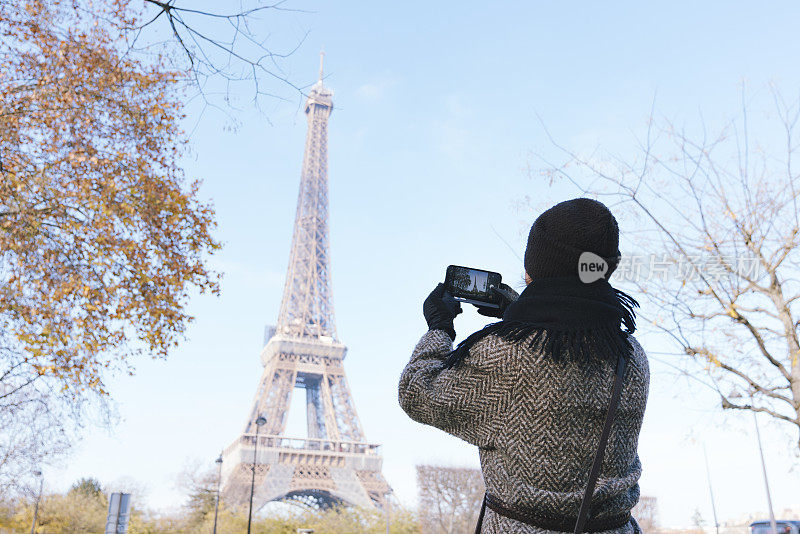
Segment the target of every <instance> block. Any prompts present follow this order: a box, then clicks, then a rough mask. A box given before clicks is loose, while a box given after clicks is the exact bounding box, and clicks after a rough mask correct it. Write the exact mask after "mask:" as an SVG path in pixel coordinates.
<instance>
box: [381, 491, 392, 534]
mask: <svg viewBox="0 0 800 534" xmlns="http://www.w3.org/2000/svg"><path fill="white" fill-rule="evenodd" d="M391 494H392V490H391V489H390V490H389V491H387V492H386V497H384V501H383V506H384V508H386V534H389V496H390V495H391Z"/></svg>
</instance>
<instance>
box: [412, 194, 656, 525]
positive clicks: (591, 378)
mask: <svg viewBox="0 0 800 534" xmlns="http://www.w3.org/2000/svg"><path fill="white" fill-rule="evenodd" d="M586 252H591V253H593V254H594V255H596V256H599V257H600V258H602V260H603V261H604V262H605V264H606V265H607V266H608V268H607V269H606V271H605V275H604V276H603V277H602V278H600V279H599V280H596V281H593V282H589V283H584V282H582V281H581V279H580V276H579V263H580V262H581V261H582V258H581V255H582V254H584V253H586ZM596 256H594V257H595V258H596ZM619 257H620V253H619V227H618V225H617V221H616V219H615V218H614V216H613V215H612V214H611V212H610V211H609V210H608V208H606V206H605V205H603V204H602V203H600V202H597V201H595V200H590V199H586V198H578V199H573V200H569V201H566V202H562V203H560V204H557V205H556V206H554V207H552V208H550V209H549V210H547V211H545V212H544V213H542V214H541V215H540V216H539V217H538V218H537V219H536V221H535V222H534V224H533V226H532V227H531V231H530V234H529V236H528V244H527V248H526V250H525V259H524V264H525V265H524V266H525V280H526V283H527V287H526V288H525V290H524V291H523V292H522V294H521V295H519V297H518V298H517V295H516V294H515V293H514V291H513V290H511V288H509V287H508V286H503V287H501V289H500V290H499V291H498V293H499V295H500V297H501V298H502V299H503V300H504V305H503V306H502V307H501V310H500V312H499V313H498V314H497V316H502V319H503V320H502V321H500V322H498V323H494V324H490V325H489V326H487V327H486V328H484V329H483V330H480V331H478V332H476V333H474V334H472V335H471V336H469V337H468V338H467V339H465V340H464V341H463V342H462V343H461V344H460V345H459V346H458V348H456V350H453V340H454V339H455V329H454V326H453V319H454V318H455V316H456V315H458V314H459V313H461V308H460V304H459V303H458V302H456V301H455V300H453V298H452V296H451V295H449V293H447V292H445V291H444V287H443V286H442V285H441V284H440V285H439V286H438V287H437V288H436V289H434V291H433V292H432V293H431V294H430V295H429V296H428V298H427V299H426V300H425V304H424V306H423V312H424V314H425V319H426V321H427V322H428V326H429V331H428V332H427V333H426V334H425V335H424V336H423V337H422V339H421V340H420V341H419V343H418V344H417V346H416V348H415V349H414V352H413V354H412V356H411V361H410V362H409V363H408V365H407V366H406V368H405V369H404V370H403V373H402V375H401V377H400V386H399V399H400V405H401V406H402V407H403V410H405V412H406V413H407V414H408V415H409V416H410V417H411V418H412V419H414V420H415V421H418V422H420V423H423V424H426V425H432V426H435V427H437V428H440V429H442V430H444V431H445V432H448V433H450V434H453V435H454V436H457V437H459V438H461V439H463V440H465V441H467V442H469V443H471V444H473V445H476V446H478V451H479V455H480V461H481V468H482V471H483V478H484V482H485V483H486V493H487V495H486V500H485V501H484V503H485V505H487V506H486V508H485V515H484V516H483V517H482V526H481V527H479V528H480V529H481V532H485V533H486V532H488V533H509V532H518V533H526V534H550V533H556V532H573V528H574V525H575V522H576V520H577V517H578V513H579V509H580V506H581V501H582V499H583V496H584V491H585V490H586V487H587V482H588V479H589V472H590V470H591V467H592V463H593V460H594V456H595V453H596V451H597V448H598V444H599V441H600V434H601V431H602V429H603V426H604V422H605V417H606V413H607V411H608V409H609V405H610V402H611V397H612V386H613V385H614V379H615V371H616V370H617V364H618V361H619V359H620V355H622V356H623V357H624V359H625V361H624V363H625V367H624V374H623V375H622V382H621V384H622V389H621V397H620V401H619V405H618V407H617V409H616V412H615V415H614V419H613V426H612V427H611V432H610V436H609V439H608V445H607V447H606V450H605V455H604V456H603V461H602V464H600V466H599V467H600V470H599V478H598V480H597V484H596V487H595V490H594V493H593V496H592V499H591V503H590V508H589V516H588V521H587V523H586V525H585V527H584V529H583V531H584V532H602V533H606V534H636V533H639V532H641V531H640V529H639V526H638V524H637V523H636V520H635V519H633V518H632V517H631V516H630V510H631V509H632V508H633V506H634V505H635V504H636V502H637V501H638V499H639V485H638V480H639V477H640V475H641V464H640V462H639V456H638V454H637V442H638V438H639V430H640V429H641V425H642V418H643V416H644V410H645V404H646V401H647V392H648V384H649V378H650V374H649V368H648V363H647V356H646V355H645V352H644V350H643V349H642V347H641V346H640V345H639V343H638V342H637V341H636V339H635V338H634V337H633V336H632V335H631V334H632V332H633V331H634V329H635V322H634V314H633V308H634V307H635V306H638V304H637V303H636V301H635V300H633V299H632V298H631V297H629V296H628V295H626V294H625V293H622V292H621V291H618V290H616V289H614V288H613V287H611V285H610V284H609V283H608V278H609V277H610V275H611V273H612V272H613V271H614V269H615V268H616V266H617V265H618V263H619ZM478 311H479V313H482V314H484V315H491V314H492V310H491V309H479V310H478ZM623 326H624V330H623V328H622V327H623Z"/></svg>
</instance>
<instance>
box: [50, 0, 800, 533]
mask: <svg viewBox="0 0 800 534" xmlns="http://www.w3.org/2000/svg"><path fill="white" fill-rule="evenodd" d="M293 5H294V6H296V7H300V8H303V9H307V10H310V11H311V12H312V13H307V14H300V13H297V14H285V15H280V16H279V18H276V21H278V22H277V24H280V25H281V32H282V33H281V35H283V37H282V38H284V39H287V42H288V40H291V38H292V37H293V36H300V35H302V33H303V31H304V30H305V29H308V30H310V34H309V36H308V38H307V40H306V42H305V43H304V44H303V46H302V47H301V48H300V49H299V50H298V51H297V52H296V53H295V55H294V56H293V57H292V58H291V59H290V61H289V63H288V66H289V68H290V72H289V75H290V76H291V77H292V78H293V79H295V80H297V81H298V82H301V83H302V82H309V81H313V80H314V78H315V76H316V71H317V62H318V59H317V58H318V53H319V50H320V49H321V48H322V47H323V46H324V48H325V51H326V53H327V56H326V72H327V73H329V77H328V78H327V85H329V86H330V87H332V88H333V89H334V91H335V96H334V102H335V110H334V112H333V115H332V117H331V120H330V141H329V147H330V148H329V150H330V201H331V208H330V217H331V220H330V227H331V245H332V253H331V256H332V258H333V264H332V272H333V293H334V304H335V310H336V319H337V324H338V331H339V337H340V338H341V340H342V341H343V342H345V343H346V344H347V345H348V347H349V352H348V356H347V358H346V360H345V368H346V370H347V373H348V378H349V381H350V385H351V388H352V390H353V395H354V397H355V401H356V406H357V408H358V412H359V415H360V417H361V420H362V422H363V425H364V428H365V431H366V434H367V437H368V439H369V440H370V441H372V442H376V443H382V444H383V454H384V474H385V476H386V478H387V479H388V481H389V483H390V484H391V485H392V486H393V487H394V489H395V491H396V493H397V495H398V496H399V497H400V498H401V500H403V501H404V502H406V503H413V501H414V498H415V494H416V488H415V479H414V465H415V464H416V463H422V462H441V463H448V464H456V465H469V466H477V451H476V450H475V449H473V448H472V447H470V446H469V445H467V444H465V443H462V442H459V441H458V440H457V439H455V438H452V437H450V436H448V435H446V434H444V433H442V432H440V431H438V430H436V429H432V428H426V427H423V426H421V425H418V424H416V423H414V422H412V421H411V420H409V419H408V418H407V417H406V416H405V414H404V413H403V412H402V410H401V409H400V407H399V406H398V403H397V393H396V386H397V380H398V377H399V374H400V371H401V370H402V368H403V366H404V365H405V364H406V362H407V360H408V358H409V356H410V352H411V349H412V348H413V346H414V344H415V343H416V341H417V340H418V338H419V337H420V336H421V335H422V334H423V333H424V331H425V323H424V320H423V318H422V314H421V307H422V300H423V299H424V297H425V296H426V295H427V294H428V292H429V291H430V290H431V289H432V288H433V287H434V286H435V285H436V283H437V282H438V281H440V280H441V279H442V278H443V276H444V269H445V267H446V266H447V265H448V264H451V263H455V264H462V265H473V266H480V267H485V268H488V269H492V270H497V271H500V272H502V273H503V275H504V279H505V280H507V281H511V283H512V284H513V285H517V286H518V285H519V283H520V281H521V277H522V266H521V262H520V260H519V259H518V257H516V256H515V254H514V253H512V251H511V250H509V248H508V247H507V246H506V244H504V243H503V241H502V240H501V239H500V238H499V237H498V234H499V235H501V236H502V237H503V238H504V239H505V240H507V241H508V242H509V243H510V244H511V246H512V247H513V248H515V249H516V251H517V254H519V255H521V254H522V251H523V248H524V233H526V232H527V228H528V227H529V225H530V224H531V222H532V220H533V218H534V217H535V213H532V212H530V211H526V210H519V209H517V208H516V207H515V205H516V202H517V201H518V200H519V199H521V198H522V197H525V196H528V197H530V198H531V201H532V203H533V205H534V206H536V208H537V209H541V208H544V207H546V206H547V205H550V204H553V203H555V202H557V201H560V200H563V199H566V198H570V197H573V196H577V191H575V190H573V189H570V188H568V187H566V186H565V185H559V186H556V187H550V186H548V185H547V183H546V182H545V181H544V180H542V179H540V178H536V177H534V178H530V177H528V176H527V174H526V172H525V168H526V166H527V165H528V163H529V162H531V157H530V155H529V154H530V153H531V151H536V152H539V153H543V154H545V155H548V154H553V148H552V147H551V145H550V144H549V143H548V141H547V139H546V137H545V135H544V131H543V129H542V127H541V125H540V123H539V120H538V119H537V114H538V115H539V116H541V118H542V120H543V121H544V122H545V123H546V124H547V126H548V128H549V129H550V131H551V132H552V133H553V134H554V135H555V136H556V137H557V138H558V139H559V141H561V142H562V143H564V144H566V145H568V146H572V147H576V148H586V147H589V146H593V145H595V144H597V143H599V144H601V145H602V146H605V147H609V148H614V149H619V150H622V151H625V150H626V147H631V146H632V144H633V139H634V134H636V133H640V132H642V129H643V127H644V124H645V121H646V119H647V116H648V113H649V109H650V105H651V103H652V100H653V97H654V94H657V100H656V107H657V109H658V110H659V111H660V112H661V113H664V114H666V115H668V116H670V117H675V118H677V119H678V120H691V119H692V118H694V117H696V114H697V111H698V110H702V111H703V113H704V115H705V117H706V120H707V121H709V122H711V123H713V121H715V120H719V119H720V118H724V117H727V116H728V115H731V114H733V113H734V112H735V111H736V109H737V106H738V104H739V99H740V96H741V95H740V92H739V84H740V82H741V81H742V79H746V80H747V81H748V83H749V84H750V86H752V87H754V88H755V89H756V90H758V89H759V88H762V87H764V86H765V85H766V84H767V83H768V82H771V81H776V82H778V83H779V84H780V85H781V86H782V87H784V89H785V90H787V92H788V93H791V94H796V92H797V88H798V86H800V70H798V68H797V65H798V57H800V39H798V37H797V35H798V32H797V27H798V23H800V6H798V5H797V4H796V3H793V2H771V3H769V4H768V6H769V7H768V8H767V7H765V6H766V4H763V3H754V2H703V3H699V2H676V1H671V2H659V3H653V2H614V3H610V2H603V3H601V2H591V3H590V2H559V3H554V2H541V1H539V2H529V3H525V4H523V3H521V2H520V3H512V2H489V3H486V2H441V3H430V2H405V3H403V4H396V3H395V4H386V5H378V4H377V3H355V2H336V3H333V2H330V3H324V2H313V1H306V2H303V3H300V2H295V3H294V4H293ZM238 96H239V97H240V100H241V102H240V105H241V106H243V107H244V109H245V111H244V112H240V113H236V114H234V117H235V118H236V120H237V121H239V122H240V124H239V127H238V128H237V129H236V130H234V131H229V129H227V128H226V125H228V124H229V122H228V119H226V118H225V117H224V116H222V115H221V114H219V113H216V112H213V111H208V112H206V113H205V114H204V115H203V117H202V119H201V120H200V121H199V123H197V115H198V113H197V112H198V109H197V108H191V109H190V111H191V114H190V116H189V118H188V119H187V129H192V128H194V125H195V123H197V127H196V129H195V130H194V134H193V137H192V147H193V154H192V156H191V157H189V158H187V160H186V169H187V174H188V176H192V177H199V178H202V179H203V180H204V185H203V187H202V189H201V195H202V196H203V197H204V198H207V199H212V200H213V203H214V205H215V207H216V210H217V216H218V221H219V230H218V236H219V237H220V238H221V239H222V240H223V241H224V242H225V248H224V250H223V251H222V252H221V253H220V254H219V255H218V256H216V257H215V258H214V260H213V264H214V265H215V266H217V267H218V268H219V269H220V270H223V271H224V272H225V278H224V281H223V284H222V296H221V297H220V298H214V297H207V296H204V297H197V298H194V299H193V300H192V302H191V304H190V310H191V312H192V313H193V314H194V315H195V316H196V317H197V320H196V322H195V323H194V324H193V325H192V326H191V327H190V328H189V330H188V340H187V341H186V342H185V343H184V344H183V345H182V346H181V347H179V348H178V349H177V350H175V351H174V353H173V354H172V356H171V357H170V358H169V360H167V361H158V362H152V361H142V362H140V364H139V365H138V372H137V373H136V376H135V377H132V378H129V377H122V378H119V379H115V380H113V381H112V392H113V394H114V396H115V398H116V400H117V401H118V403H119V411H120V413H121V415H122V417H123V419H124V420H123V422H122V423H121V424H120V425H119V426H118V427H117V428H116V431H115V432H114V434H113V435H112V436H109V435H107V434H106V433H104V432H103V431H100V430H90V431H89V432H88V436H87V437H86V439H85V440H84V442H83V443H82V444H81V445H80V446H79V447H77V449H76V452H75V454H74V455H73V456H72V457H71V458H70V459H69V461H68V462H66V463H65V466H64V467H63V468H60V469H51V470H49V471H48V472H47V473H46V475H47V477H48V483H49V484H50V485H51V487H55V488H65V487H67V486H68V485H69V484H70V483H71V482H72V481H74V480H75V479H77V478H79V477H81V476H96V477H98V478H99V479H101V480H102V481H105V482H108V483H112V485H113V483H114V481H118V480H120V479H122V478H125V477H130V478H132V479H134V480H136V481H138V482H140V483H142V484H143V485H145V486H146V487H147V488H148V489H149V493H148V497H147V504H148V505H150V506H153V507H169V506H174V505H176V504H178V503H180V502H181V498H182V496H181V494H180V492H179V491H178V490H177V489H176V488H175V487H174V483H173V479H174V477H175V474H176V473H177V472H178V471H180V470H181V469H182V467H183V466H184V464H185V463H186V462H187V461H190V460H193V459H199V460H204V461H208V462H211V461H213V459H214V458H215V457H216V455H217V454H218V452H219V451H220V449H222V448H223V447H225V446H227V445H228V444H229V443H230V442H231V441H232V440H233V439H234V438H236V436H237V435H238V434H239V432H241V430H242V426H243V424H244V420H245V417H246V416H247V414H248V411H249V408H250V402H251V399H252V395H253V394H254V392H255V389H256V383H257V380H258V378H259V375H260V372H261V364H260V362H259V358H258V354H259V351H260V349H261V342H262V337H263V330H264V325H265V324H269V323H273V322H274V321H275V318H276V316H277V312H278V308H279V305H280V297H281V292H282V289H283V278H284V274H285V270H286V266H287V262H288V256H289V246H290V240H291V230H292V223H293V217H294V212H295V201H296V197H297V187H298V183H299V177H300V166H301V160H302V152H303V143H304V137H305V116H304V115H303V113H302V110H301V109H300V108H299V107H298V105H297V102H294V103H289V104H282V103H277V102H275V103H273V104H272V105H271V107H270V108H269V109H268V110H267V115H268V116H269V119H270V121H271V125H270V124H269V123H268V121H267V117H266V116H265V115H264V114H260V113H258V112H256V111H253V110H252V109H250V108H248V107H247V106H248V103H247V100H248V98H249V96H250V95H249V94H246V93H242V94H241V95H238ZM465 222H466V224H465ZM620 224H621V228H622V232H623V233H624V232H625V231H626V229H630V221H626V220H624V219H622V220H620ZM387 273H388V274H389V275H390V276H391V278H392V279H393V280H395V281H396V285H394V286H388V287H387V286H386V284H385V283H382V281H381V280H382V279H383V278H385V275H386V274H387ZM483 324H484V321H483V318H481V317H480V316H478V315H477V314H475V312H474V311H471V310H468V311H467V312H466V313H465V314H464V315H462V316H460V317H459V318H458V319H457V322H456V329H457V331H458V333H459V336H460V337H463V336H464V335H466V334H468V333H470V332H471V331H473V330H474V329H477V328H479V327H480V326H482V325H483ZM640 340H641V342H642V344H643V345H644V347H645V349H647V350H651V351H654V352H664V351H669V350H671V349H670V348H669V347H664V346H659V345H651V344H649V343H648V339H647V338H646V337H643V338H640ZM660 358H662V359H663V358H668V357H666V356H660ZM296 423H297V421H296V419H294V418H293V419H292V422H291V423H290V424H291V425H293V428H297V426H298V425H297V424H296ZM766 423H767V422H766V420H764V426H765V428H764V432H763V434H764V437H765V440H766V441H767V453H768V460H767V462H768V469H769V472H770V477H771V483H772V487H773V500H774V502H775V507H776V509H780V508H782V507H787V506H790V505H793V506H797V494H798V489H799V488H800V475H799V474H798V466H797V464H798V462H797V459H796V458H792V457H790V454H789V452H788V450H789V448H788V445H789V443H790V439H789V438H792V439H791V441H794V440H796V436H794V435H792V436H789V437H787V436H786V435H785V433H782V432H781V431H780V430H779V429H777V428H776V427H773V426H769V425H767V424H766ZM751 428H752V420H751V418H750V416H749V415H748V416H746V417H739V418H736V417H730V416H726V417H723V416H722V415H721V414H720V412H719V411H718V410H717V407H716V404H715V400H714V399H713V398H711V397H708V396H706V395H705V394H704V393H702V392H697V391H694V390H691V389H689V388H688V387H687V384H686V383H685V382H684V381H680V380H677V379H676V378H675V376H674V375H673V374H672V373H671V371H670V370H669V369H668V368H667V367H666V366H664V365H662V364H660V363H658V362H653V363H652V386H651V397H650V402H649V405H648V411H647V414H646V418H645V425H644V428H643V431H642V435H641V440H640V454H641V457H642V462H643V466H644V474H643V477H642V480H641V486H642V492H643V494H647V495H655V496H657V497H658V498H659V504H660V508H661V518H662V523H663V524H667V525H673V524H688V523H689V522H690V518H691V516H692V514H693V512H694V510H695V508H698V509H699V510H700V511H701V513H702V514H703V516H704V517H705V518H706V519H710V518H711V510H710V505H709V500H708V498H707V495H708V492H707V487H706V481H705V471H704V467H703V463H702V449H701V446H700V443H702V442H703V441H705V442H706V443H707V445H708V449H709V452H710V457H711V468H712V476H713V477H714V481H715V485H716V487H715V492H716V495H717V504H718V511H719V514H720V517H721V519H728V518H734V517H738V516H739V515H740V514H742V513H743V512H746V511H751V510H753V511H755V510H764V509H765V506H764V497H763V490H762V487H763V484H762V480H761V477H760V470H759V469H760V467H759V465H758V463H757V458H756V456H755V454H756V452H755V451H756V449H755V442H754V438H753V436H752V433H751ZM792 467H793V468H794V471H793V472H792V473H789V469H790V468H792Z"/></svg>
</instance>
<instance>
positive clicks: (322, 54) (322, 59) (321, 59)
mask: <svg viewBox="0 0 800 534" xmlns="http://www.w3.org/2000/svg"><path fill="white" fill-rule="evenodd" d="M324 62H325V50H320V51H319V81H320V83H322V72H323V71H322V64H323V63H324Z"/></svg>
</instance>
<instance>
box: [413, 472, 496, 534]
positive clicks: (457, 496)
mask: <svg viewBox="0 0 800 534" xmlns="http://www.w3.org/2000/svg"><path fill="white" fill-rule="evenodd" d="M417 488H418V489H419V517H420V523H421V525H422V532H423V533H424V534H433V533H437V534H440V533H443V534H456V533H459V534H460V533H463V532H471V531H472V530H473V529H474V528H475V522H476V521H477V520H478V513H479V512H480V507H481V502H482V500H483V493H484V491H485V487H484V484H483V475H482V474H481V472H480V470H479V469H469V468H463V467H443V466H436V465H418V466H417Z"/></svg>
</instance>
